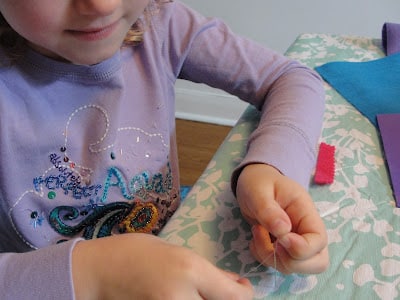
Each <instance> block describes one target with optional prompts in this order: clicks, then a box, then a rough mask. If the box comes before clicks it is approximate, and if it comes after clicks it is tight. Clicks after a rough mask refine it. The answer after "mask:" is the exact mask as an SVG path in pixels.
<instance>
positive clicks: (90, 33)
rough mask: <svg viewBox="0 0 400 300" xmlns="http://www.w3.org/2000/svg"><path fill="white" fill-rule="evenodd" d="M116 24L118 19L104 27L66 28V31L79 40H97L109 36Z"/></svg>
mask: <svg viewBox="0 0 400 300" xmlns="http://www.w3.org/2000/svg"><path fill="white" fill-rule="evenodd" d="M118 24H119V21H116V22H114V23H111V24H110V25H107V26H104V27H99V28H85V29H79V30H68V32H69V33H70V34H72V35H73V36H75V37H76V38H78V39H80V40H85V41H97V40H102V39H105V38H107V37H109V36H110V35H111V34H112V33H113V32H114V31H115V29H116V28H117V26H118Z"/></svg>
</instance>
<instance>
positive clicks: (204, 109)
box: [175, 82, 248, 126]
mask: <svg viewBox="0 0 400 300" xmlns="http://www.w3.org/2000/svg"><path fill="white" fill-rule="evenodd" d="M175 93H176V113H175V116H176V117H177V118H180V119H186V120H192V121H199V122H207V123H213V124H218V125H225V126H234V125H235V124H236V122H237V120H238V119H239V117H240V115H241V114H242V113H243V111H244V110H245V108H246V107H247V106H248V104H247V103H245V102H243V101H241V100H239V99H238V98H236V97H234V96H232V95H230V94H227V93H225V92H223V91H220V90H216V89H213V88H209V87H206V86H204V85H197V84H192V83H187V82H181V83H179V82H178V84H177V86H176V88H175Z"/></svg>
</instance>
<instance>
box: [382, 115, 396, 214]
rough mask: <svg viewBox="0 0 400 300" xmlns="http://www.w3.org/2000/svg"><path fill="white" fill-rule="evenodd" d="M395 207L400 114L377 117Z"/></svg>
mask: <svg viewBox="0 0 400 300" xmlns="http://www.w3.org/2000/svg"><path fill="white" fill-rule="evenodd" d="M377 120H378V125H379V130H380V133H381V138H382V142H383V148H384V152H385V157H386V161H387V164H388V166H389V173H390V179H391V182H392V188H393V195H394V198H395V201H396V207H400V156H399V153H400V139H399V128H400V114H382V115H377Z"/></svg>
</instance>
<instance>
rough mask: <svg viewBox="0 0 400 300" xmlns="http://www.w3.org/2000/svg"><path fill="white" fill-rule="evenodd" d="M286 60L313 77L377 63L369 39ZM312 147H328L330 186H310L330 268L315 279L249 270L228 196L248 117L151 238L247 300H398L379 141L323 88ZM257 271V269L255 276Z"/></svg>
mask: <svg viewBox="0 0 400 300" xmlns="http://www.w3.org/2000/svg"><path fill="white" fill-rule="evenodd" d="M287 55H288V56H289V57H291V58H293V59H296V60H299V61H301V62H303V63H304V64H306V65H307V66H309V67H311V68H314V67H316V66H319V65H322V64H324V63H326V62H329V61H368V60H372V59H377V58H380V57H383V56H384V53H383V51H382V47H381V41H380V40H378V39H370V38H362V37H353V36H338V35H326V34H303V35H301V36H299V37H298V38H297V39H296V41H295V42H294V43H293V45H292V46H291V47H290V48H289V50H288V51H287ZM325 89H326V111H325V118H324V129H323V132H322V136H321V142H326V143H328V144H330V145H334V146H335V147H336V153H335V160H336V173H335V180H334V183H333V184H331V185H325V186H316V185H313V184H312V183H311V184H310V193H311V195H312V197H313V199H314V201H315V203H316V206H317V208H318V210H319V212H320V214H321V216H322V217H323V219H324V221H325V224H326V227H327V230H328V235H329V251H330V257H331V266H330V268H329V269H328V271H326V272H325V273H323V274H319V275H297V274H295V275H283V274H281V273H279V272H277V271H275V270H274V269H272V268H265V267H257V266H258V265H259V264H258V262H256V261H255V260H254V259H253V258H252V256H251V254H250V252H249V249H248V241H249V240H250V239H251V232H250V228H249V226H248V225H247V224H246V222H245V221H244V220H243V219H242V217H241V214H240V210H239V207H238V205H237V202H236V200H235V198H234V196H233V194H232V193H231V191H230V175H231V172H232V170H233V169H234V167H235V166H236V165H237V164H238V163H239V162H240V160H241V158H242V157H243V154H244V152H245V149H246V141H247V138H248V135H249V133H250V132H251V131H252V129H253V128H254V127H255V126H256V125H257V120H258V113H257V111H256V110H255V109H254V108H252V107H249V108H248V109H247V110H246V111H245V112H244V113H243V115H242V116H241V118H240V120H239V121H238V123H237V124H236V126H235V127H234V128H233V129H232V131H231V132H230V134H229V135H228V136H227V138H226V139H225V141H224V143H223V144H222V145H221V147H220V148H219V149H218V151H217V152H216V154H215V156H214V157H213V159H212V161H211V162H210V164H209V165H208V167H207V169H206V170H205V172H204V173H203V175H202V176H201V178H200V179H199V180H198V182H197V183H196V184H195V185H194V186H193V188H192V190H191V191H190V193H189V194H188V196H187V198H186V200H185V201H184V202H183V204H182V206H181V207H180V208H179V210H178V211H177V213H176V214H175V215H174V217H173V218H172V220H171V221H170V222H169V223H168V224H167V226H166V227H165V228H164V230H163V231H162V233H161V237H163V238H165V239H166V240H168V241H170V242H172V243H174V244H178V245H183V246H186V247H188V248H191V249H193V250H195V251H196V252H198V253H199V254H201V255H203V256H204V257H206V258H207V259H209V260H210V261H212V262H213V263H215V264H216V265H217V266H218V267H220V268H222V269H226V270H231V271H234V272H236V273H239V274H241V275H245V274H247V273H248V272H250V273H249V274H247V275H246V277H248V278H249V279H250V280H251V282H252V283H253V285H254V288H255V291H256V299H264V298H267V297H268V298H272V299H273V298H278V299H286V298H288V299H291V298H293V299H294V298H295V299H325V300H327V299H400V209H398V208H395V205H394V199H393V196H392V190H391V188H390V179H389V175H388V171H387V168H386V165H385V161H384V159H383V153H382V148H381V142H380V138H379V132H377V130H376V128H375V127H374V126H373V125H372V124H371V123H370V122H369V121H368V120H367V119H366V118H365V117H364V116H362V115H361V114H360V113H359V112H358V111H357V110H356V109H355V108H354V107H353V106H352V105H351V104H349V103H348V102H347V101H346V100H345V99H343V98H342V97H341V96H340V95H339V94H338V93H337V92H336V91H335V90H334V89H333V88H332V87H331V86H329V85H328V84H326V83H325ZM256 267H257V268H256Z"/></svg>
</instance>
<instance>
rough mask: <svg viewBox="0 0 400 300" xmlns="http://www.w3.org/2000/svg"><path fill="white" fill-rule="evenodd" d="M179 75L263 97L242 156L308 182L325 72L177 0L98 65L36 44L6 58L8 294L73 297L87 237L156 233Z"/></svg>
mask: <svg viewBox="0 0 400 300" xmlns="http://www.w3.org/2000/svg"><path fill="white" fill-rule="evenodd" d="M0 56H1V59H2V61H6V60H7V57H6V55H5V54H4V51H3V50H1V51H0ZM177 78H183V79H187V80H191V81H194V82H202V83H206V84H208V85H211V86H214V87H217V88H220V89H223V90H225V91H227V92H229V93H232V94H234V95H237V96H238V97H240V98H241V99H243V100H244V101H247V102H249V103H251V104H253V105H255V106H256V107H257V108H259V109H260V110H261V111H262V117H261V121H260V125H259V126H258V128H257V129H256V130H255V131H254V132H253V134H252V135H251V138H250V143H249V148H248V153H247V155H246V157H245V158H244V160H243V162H242V166H243V165H245V164H249V163H254V162H262V163H267V164H271V165H273V166H275V167H276V168H277V169H279V170H280V171H281V172H282V173H283V174H285V175H287V176H290V177H291V178H293V179H295V180H297V181H298V182H300V183H301V184H302V185H303V186H307V185H308V181H309V177H310V174H311V170H312V168H313V166H314V163H315V145H316V143H317V140H318V137H319V134H320V128H321V122H322V114H323V109H324V103H323V102H324V101H323V90H322V87H321V81H320V79H319V77H318V76H317V75H316V74H315V73H314V72H312V71H311V70H309V69H307V68H305V67H304V66H302V65H300V64H298V63H296V62H294V61H291V60H289V59H287V58H285V57H284V56H282V55H280V54H277V53H275V52H273V51H271V50H267V49H265V48H263V47H261V46H260V45H258V44H256V43H254V42H251V41H249V40H247V39H245V38H242V37H239V36H236V35H233V34H232V33H231V31H230V30H229V29H228V28H227V27H226V26H225V25H224V24H223V23H222V22H221V21H219V20H216V19H207V18H204V17H203V16H201V15H199V14H198V13H196V12H194V11H192V10H191V9H189V8H187V7H185V6H184V5H182V4H181V3H179V2H177V1H176V2H173V3H168V4H164V5H162V6H161V8H160V10H159V12H158V13H157V14H156V15H155V16H153V19H152V23H151V25H150V26H149V28H148V29H147V31H146V33H145V36H144V42H143V43H142V44H140V45H139V46H136V47H123V48H122V49H121V51H120V52H118V53H116V54H115V55H114V56H113V57H111V58H109V59H107V60H106V61H104V62H102V63H100V64H97V65H94V66H77V65H72V64H67V63H63V62H58V61H54V60H51V59H49V58H46V57H43V56H41V55H40V54H38V53H35V52H33V51H28V52H27V53H26V55H24V57H22V58H20V59H18V60H17V61H16V62H14V63H13V64H12V65H11V66H10V65H8V64H2V65H1V66H0V140H1V141H0V158H1V163H0V252H1V253H0V298H1V299H28V298H29V299H73V298H74V292H73V283H72V274H71V252H72V249H73V247H74V244H75V243H76V241H77V240H79V239H80V238H86V239H92V238H97V237H102V236H107V235H110V234H120V233H121V232H149V233H154V234H157V233H158V232H159V230H160V229H161V228H162V226H163V225H164V224H165V222H167V221H168V219H169V218H170V217H171V216H172V214H173V212H174V211H175V210H176V208H177V206H178V205H179V200H180V196H179V174H178V158H177V149H176V138H175V123H174V122H175V118H174V110H175V100H174V84H175V81H176V79H177ZM227 109H229V108H227ZM204 142H207V141H204ZM238 170H240V166H239V168H238ZM236 177H237V174H235V175H234V176H233V181H235V180H236ZM233 186H235V182H233Z"/></svg>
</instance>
